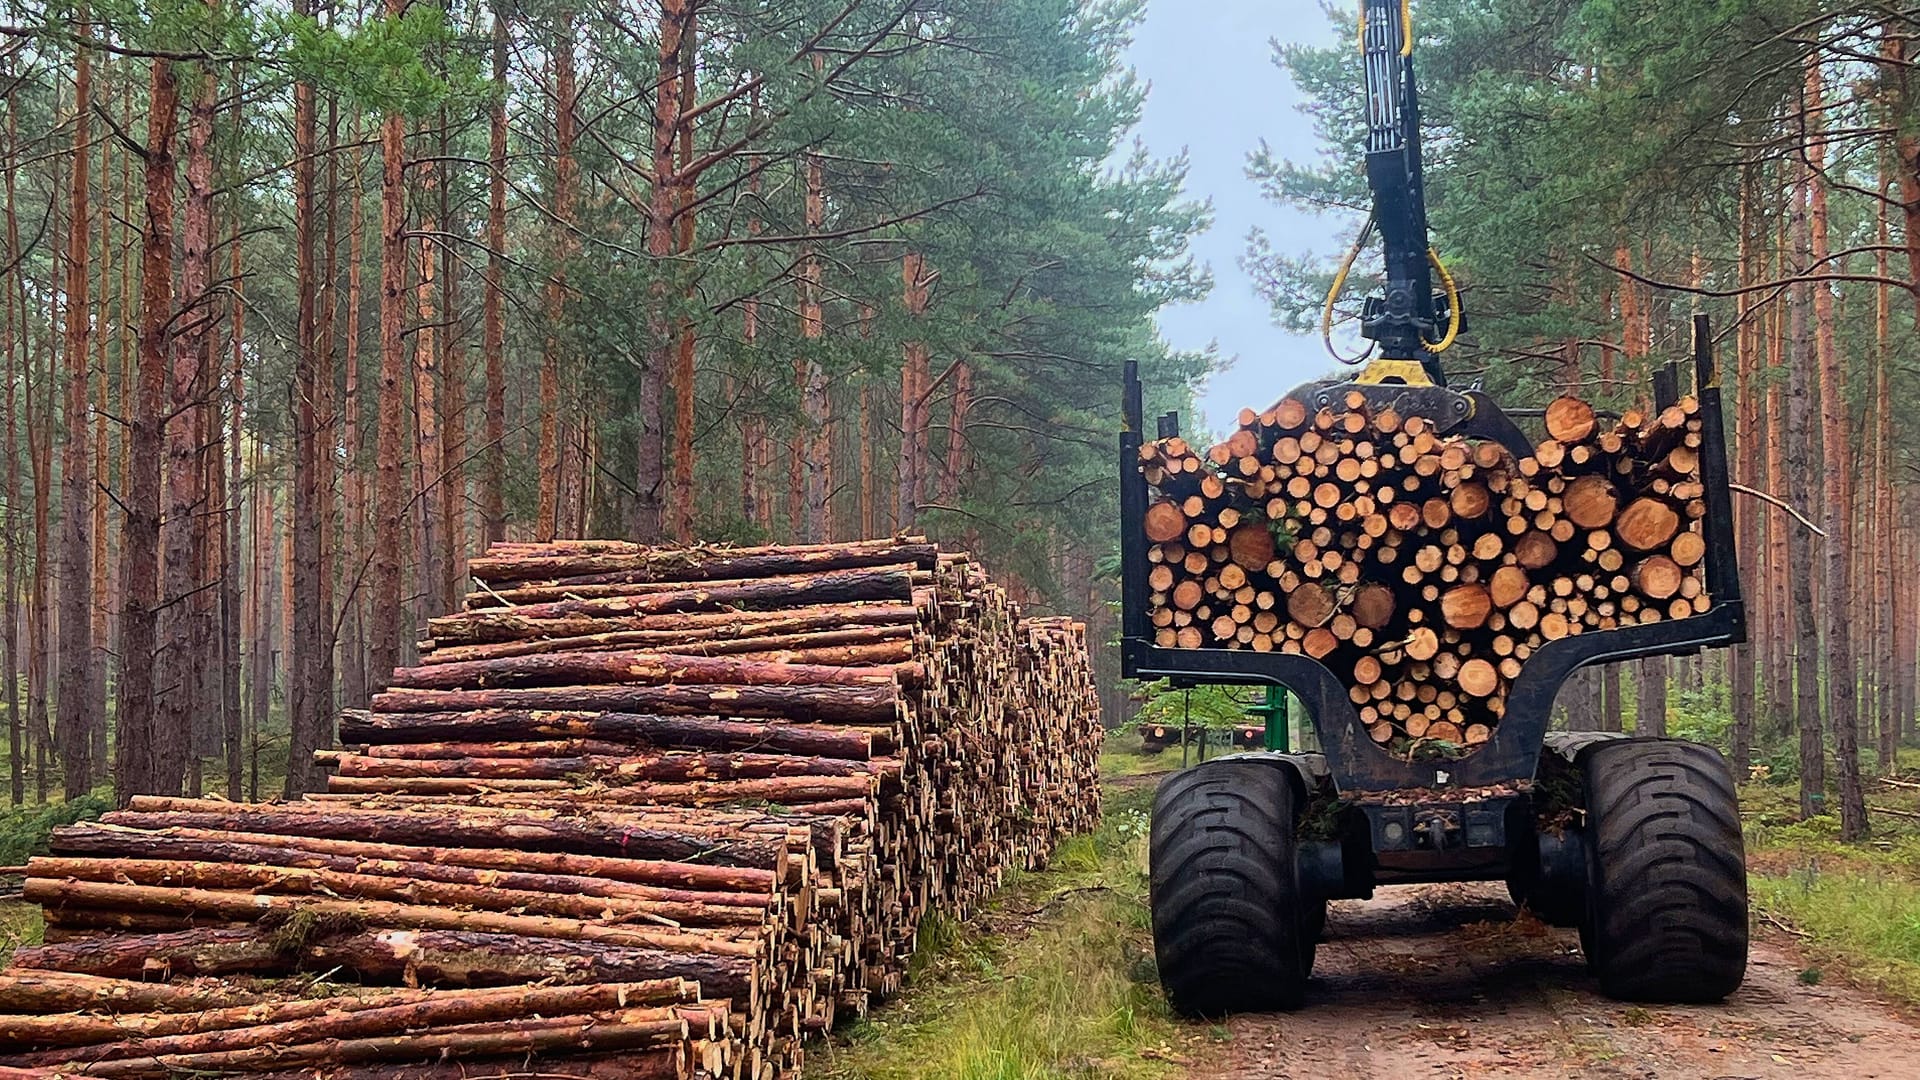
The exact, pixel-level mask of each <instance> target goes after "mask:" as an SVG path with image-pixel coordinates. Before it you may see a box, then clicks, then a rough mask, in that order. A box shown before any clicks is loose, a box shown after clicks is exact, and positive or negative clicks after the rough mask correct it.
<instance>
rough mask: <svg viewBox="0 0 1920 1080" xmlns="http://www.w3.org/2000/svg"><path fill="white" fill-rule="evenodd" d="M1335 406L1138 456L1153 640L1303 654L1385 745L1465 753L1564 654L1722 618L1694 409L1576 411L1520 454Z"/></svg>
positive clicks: (1294, 411) (1347, 403)
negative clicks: (1516, 694) (1601, 635)
mask: <svg viewBox="0 0 1920 1080" xmlns="http://www.w3.org/2000/svg"><path fill="white" fill-rule="evenodd" d="M1336 405H1337V407H1330V408H1325V409H1321V410H1319V411H1317V412H1316V411H1313V410H1311V409H1309V408H1308V407H1307V405H1305V404H1304V403H1302V402H1300V401H1298V400H1295V399H1293V398H1287V399H1285V400H1282V401H1281V402H1279V403H1278V404H1276V405H1275V406H1273V408H1271V409H1268V410H1266V411H1265V412H1262V413H1255V412H1253V411H1252V410H1247V411H1244V412H1243V413H1242V414H1241V417H1240V427H1239V429H1238V430H1236V431H1235V432H1234V433H1233V435H1232V436H1231V437H1230V438H1229V439H1227V440H1226V441H1225V442H1223V443H1221V444H1219V445H1217V446H1214V447H1212V448H1211V449H1210V450H1207V451H1205V452H1204V453H1202V452H1200V451H1197V450H1196V449H1195V448H1193V447H1191V446H1189V445H1188V444H1187V443H1186V442H1185V440H1182V439H1179V438H1168V439H1161V440H1159V441H1157V442H1152V443H1148V444H1146V445H1143V446H1142V447H1141V448H1140V468H1141V469H1142V470H1143V472H1144V473H1145V476H1146V479H1147V483H1148V484H1149V486H1150V487H1151V488H1152V490H1153V497H1152V500H1151V501H1150V504H1149V506H1148V508H1147V510H1146V514H1145V516H1144V518H1143V520H1142V523H1141V527H1142V528H1143V530H1144V531H1145V533H1146V538H1147V542H1148V547H1147V559H1148V562H1149V564H1150V567H1149V571H1148V578H1147V583H1148V588H1149V589H1150V596H1149V605H1150V608H1151V616H1150V618H1151V622H1152V625H1153V627H1154V636H1155V641H1156V644H1158V645H1159V646H1161V647H1163V648H1179V649H1202V648H1226V649H1252V650H1255V651H1260V652H1274V651H1278V652H1284V653H1301V654H1305V655H1306V656H1309V657H1312V658H1313V659H1315V660H1318V661H1320V662H1321V663H1322V664H1325V665H1326V666H1327V667H1328V668H1329V669H1330V670H1331V671H1332V672H1333V674H1334V675H1335V677H1337V678H1338V679H1340V680H1341V682H1342V683H1343V684H1344V685H1346V686H1347V687H1348V688H1349V691H1350V695H1351V697H1352V700H1353V702H1354V704H1355V705H1356V706H1357V707H1358V709H1359V713H1360V719H1361V721H1362V722H1363V723H1364V724H1365V725H1366V728H1367V731H1368V734H1369V735H1370V736H1371V737H1372V738H1373V740H1374V741H1375V742H1378V743H1381V744H1383V745H1387V746H1390V747H1392V748H1394V749H1395V750H1397V751H1401V752H1413V751H1415V750H1425V751H1430V752H1431V751H1437V752H1441V753H1450V754H1458V753H1463V752H1467V751H1470V750H1471V749H1472V748H1473V747H1476V746H1479V745H1481V744H1483V743H1485V742H1487V740H1488V739H1490V738H1491V737H1492V732H1493V729H1494V728H1495V726H1496V725H1498V724H1499V722H1500V718H1501V717H1502V716H1503V715H1504V714H1505V712H1506V701H1507V695H1508V693H1509V691H1510V690H1511V687H1512V684H1513V680H1514V679H1515V678H1516V677H1518V675H1519V673H1520V670H1521V665H1522V664H1523V663H1525V661H1526V660H1527V659H1528V658H1529V657H1530V656H1531V655H1532V654H1533V653H1534V652H1535V651H1536V650H1538V649H1540V648H1542V647H1543V646H1545V645H1546V644H1548V643H1549V642H1552V641H1556V640H1559V639H1561V638H1565V637H1569V636H1571V635H1575V634H1581V633H1585V632H1588V631H1594V630H1609V629H1613V628H1616V627H1621V626H1633V625H1639V624H1643V623H1651V622H1657V621H1659V620H1662V619H1678V618H1686V617H1688V616H1691V615H1694V614H1698V613H1701V612H1704V611H1706V610H1707V607H1708V598H1707V596H1706V590H1705V577H1704V570H1705V567H1704V560H1705V556H1706V541H1705V537H1704V535H1703V533H1702V531H1701V526H1700V521H1701V518H1702V517H1703V516H1704V515H1705V513H1706V501H1705V487H1704V485H1703V484H1702V482H1701V478H1700V452H1701V439H1702V434H1701V421H1700V418H1699V416H1698V413H1699V404H1698V402H1697V401H1695V400H1694V399H1693V398H1691V397H1689V398H1684V399H1682V400H1681V401H1680V402H1678V403H1677V404H1675V405H1673V406H1671V407H1669V408H1666V409H1663V410H1660V411H1659V412H1658V413H1656V414H1655V415H1652V416H1648V415H1644V414H1642V413H1639V412H1628V413H1626V414H1624V415H1622V416H1621V417H1620V418H1619V421H1618V422H1617V423H1612V424H1603V423H1602V422H1601V420H1600V418H1599V417H1598V416H1597V415H1596V414H1595V412H1594V410H1593V409H1592V407H1591V406H1589V405H1588V404H1587V403H1586V402H1584V401H1581V400H1579V399H1578V398H1574V397H1562V398H1560V399H1558V400H1556V401H1554V402H1553V404H1552V405H1551V406H1550V407H1549V408H1548V409H1547V410H1546V417H1545V420H1546V430H1547V438H1546V440H1545V441H1543V442H1541V443H1540V444H1539V445H1538V446H1537V448H1536V449H1535V450H1534V452H1533V454H1532V455H1531V456H1528V457H1524V458H1520V459H1518V460H1516V459H1515V458H1514V456H1513V455H1512V454H1511V453H1510V452H1508V450H1507V449H1506V448H1505V447H1504V446H1501V445H1500V444H1498V443H1495V442H1485V441H1476V440H1471V439H1467V438H1464V437H1461V436H1456V435H1445V434H1441V433H1439V432H1438V431H1436V430H1435V429H1434V427H1433V425H1432V424H1431V423H1430V422H1429V421H1427V420H1425V419H1424V418H1421V417H1417V416H1407V417H1402V416H1400V415H1399V414H1398V413H1396V412H1395V411H1394V410H1392V409H1390V408H1383V409H1380V410H1377V411H1375V410H1371V409H1369V408H1368V405H1367V401H1366V399H1365V397H1364V396H1363V395H1361V394H1360V393H1358V392H1352V393H1349V394H1348V395H1347V396H1346V397H1345V399H1344V400H1343V401H1341V402H1338V403H1336Z"/></svg>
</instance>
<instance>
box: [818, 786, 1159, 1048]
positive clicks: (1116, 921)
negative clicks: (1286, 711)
mask: <svg viewBox="0 0 1920 1080" xmlns="http://www.w3.org/2000/svg"><path fill="white" fill-rule="evenodd" d="M1103 763H1104V762H1103ZM1143 771H1153V770H1152V769H1142V770H1133V771H1132V772H1131V773H1124V774H1125V775H1130V774H1133V773H1137V772H1143ZM1151 798H1152V793H1151V791H1147V790H1139V791H1131V790H1126V791H1123V790H1111V791H1109V793H1108V803H1107V808H1106V821H1105V823H1104V824H1102V825H1101V827H1100V829H1099V830H1098V831H1097V832H1095V833H1093V834H1092V835H1090V836H1080V837H1073V838H1070V839H1068V840H1067V841H1065V842H1064V843H1063V844H1062V845H1061V847H1060V849H1059V851H1058V852H1056V853H1055V856H1054V859H1053V862H1052V865H1051V867H1050V868H1049V869H1048V870H1046V871H1044V872H1040V873H1031V874H1020V875H1017V876H1015V877H1014V878H1012V879H1010V883H1009V885H1008V887H1007V888H1006V889H1005V890H1004V891H1003V892H1002V894H1001V895H1000V897H999V898H998V899H996V900H995V901H994V903H993V904H992V905H990V906H989V908H988V909H987V910H986V911H985V912H983V913H982V914H981V915H979V916H977V917H976V918H974V919H972V920H970V921H969V922H967V923H965V924H961V923H956V922H954V921H953V920H950V919H946V918H943V917H938V916H935V917H929V918H928V919H927V920H926V922H925V923H923V924H922V926H921V928H920V939H919V940H920V950H919V952H918V953H916V955H915V957H914V963H913V970H912V977H911V988H910V989H909V990H908V992H907V993H906V994H904V995H902V996H901V997H900V998H899V999H897V1000H895V1001H892V1002H889V1003H887V1004H885V1005H883V1006H881V1007H880V1008H878V1009H876V1010H875V1011H874V1012H873V1013H872V1014H871V1015H870V1016H868V1017H867V1018H866V1019H865V1020H863V1021H860V1022H858V1023H855V1024H852V1025H850V1026H848V1027H846V1028H844V1029H842V1031H841V1032H839V1033H837V1034H836V1035H835V1036H834V1038H833V1039H832V1041H831V1042H829V1043H828V1044H827V1045H824V1046H822V1047H821V1048H820V1049H818V1050H817V1051H812V1052H810V1053H809V1054H808V1057H807V1074H808V1075H809V1076H813V1075H816V1074H817V1075H819V1076H821V1077H826V1078H830V1080H1069V1078H1071V1080H1104V1078H1112V1080H1153V1078H1155V1077H1164V1076H1172V1075H1176V1073H1177V1070H1176V1069H1175V1067H1174V1065H1173V1063H1172V1059H1173V1058H1174V1057H1175V1054H1174V1051H1173V1047H1174V1045H1175V1043H1176V1041H1177V1040H1179V1039H1180V1038H1181V1035H1180V1033H1179V1031H1178V1029H1177V1026H1176V1024H1175V1023H1174V1021H1173V1019H1172V1017H1171V1014H1170V1013H1169V1012H1168V1011H1167V1007H1166V1001H1165V999H1164V998H1163V997H1162V996H1161V993H1160V987H1159V983H1158V978H1157V975H1156V973H1155V971H1154V967H1153V945H1152V935H1151V924H1150V921H1149V919H1150V917H1149V914H1148V910H1147V879H1146V847H1145V845H1146V833H1147V823H1146V808H1147V804H1148V802H1149V801H1150V800H1151Z"/></svg>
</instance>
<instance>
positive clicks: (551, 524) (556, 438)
mask: <svg viewBox="0 0 1920 1080" xmlns="http://www.w3.org/2000/svg"><path fill="white" fill-rule="evenodd" d="M573 18H574V15H573V12H572V11H571V10H562V11H559V12H558V13H556V15H555V31H556V32H555V37H554V47H553V93H554V104H553V140H554V162H553V225H552V228H553V243H552V246H551V257H552V259H553V270H552V272H551V273H550V274H549V275H548V277H547V293H546V304H547V309H546V318H547V326H546V338H545V342H544V344H543V346H542V349H541V359H540V510H539V515H538V517H537V519H536V520H535V522H534V534H535V537H536V538H537V539H542V540H549V539H552V538H553V537H555V536H558V535H559V534H560V532H561V531H562V523H563V522H564V520H565V512H566V506H567V503H568V499H569V491H568V488H569V485H570V484H571V483H572V482H573V478H572V477H571V476H569V475H568V474H567V470H566V469H565V468H563V467H562V463H563V461H564V459H565V457H566V456H567V454H566V450H565V448H564V446H563V444H564V443H565V442H566V440H567V439H568V438H569V434H568V432H567V430H566V427H567V425H566V424H564V423H563V422H562V416H563V408H562V404H561V400H562V397H563V385H562V384H563V382H564V373H563V371H562V367H563V361H562V357H561V348H562V339H561V333H562V331H563V330H564V328H565V325H566V317H567V258H568V256H570V255H571V254H572V252H573V233H572V228H573V198H574V190H573V189H574V182H575V166H574V160H573V136H574V123H575V118H574V115H573V112H574V96H575V92H576V91H575V86H574V69H573V60H574V57H573V50H574V40H573ZM663 49H664V46H663ZM672 93H673V91H672V90H671V89H670V88H669V87H668V86H666V85H664V84H663V85H661V86H659V87H657V88H656V89H655V94H656V95H657V96H658V97H660V98H663V99H664V98H666V97H668V96H670V95H671V94H672ZM671 147H672V144H671V142H669V143H668V148H669V153H670V152H671ZM655 149H656V150H657V149H658V146H657V145H656V147H655ZM648 228H649V237H648V239H649V247H648V251H649V253H653V248H652V228H653V226H652V224H651V223H650V224H649V226H648ZM658 254H661V255H665V254H668V250H666V249H663V250H661V251H660V252H658ZM655 341H656V342H658V344H657V345H656V347H655V349H654V354H655V356H656V357H657V356H662V355H664V350H666V349H669V348H671V343H670V342H669V340H668V334H667V333H666V332H665V330H664V328H663V329H662V331H661V333H660V334H659V335H658V336H657V337H656V338H655ZM647 377H648V376H647V375H643V376H642V379H643V383H644V380H645V379H646V378H647ZM652 377H653V378H655V379H657V378H658V373H657V371H656V372H655V373H654V374H653V375H652ZM641 393H642V395H643V396H644V395H645V393H646V391H645V390H644V389H643V390H642V391H641ZM656 412H657V410H656ZM641 414H642V415H641V421H640V422H641V424H642V425H648V424H652V423H656V419H655V414H653V413H649V412H648V411H647V407H646V406H645V405H644V404H643V405H642V407H641ZM655 434H656V436H657V435H658V432H657V430H656V431H655ZM644 439H645V436H644V435H643V436H642V440H643V445H644ZM658 485H659V481H658V478H656V479H655V490H654V492H653V494H654V497H655V498H656V499H657V498H658V497H659V491H658ZM641 490H642V493H643V495H644V493H645V492H646V487H645V485H644V484H643V485H642V487H641ZM655 513H656V516H657V514H658V505H657V503H656V506H655ZM655 529H656V531H657V530H658V523H657V521H656V524H655Z"/></svg>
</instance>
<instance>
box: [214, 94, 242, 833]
mask: <svg viewBox="0 0 1920 1080" xmlns="http://www.w3.org/2000/svg"><path fill="white" fill-rule="evenodd" d="M229 126H230V127H231V129H232V130H234V131H239V130H240V103H239V100H238V98H236V99H235V100H234V103H233V107H232V112H231V113H230V118H229ZM237 156H238V155H237V151H236V158H237ZM235 171H236V172H237V171H238V170H235ZM241 229H242V225H241V215H240V213H239V212H238V209H237V208H236V209H235V212H234V215H233V235H232V236H231V237H230V238H229V240H228V243H229V244H230V245H231V249H230V257H231V259H232V262H231V264H230V265H229V267H228V276H229V277H231V278H232V279H233V281H232V287H233V291H232V293H231V294H230V295H231V302H232V305H233V308H232V318H233V324H232V325H233V329H232V341H231V342H229V347H230V349H231V351H232V366H231V368H230V369H229V372H228V379H229V382H230V385H229V386H228V392H229V393H230V394H231V395H232V397H231V400H230V402H229V414H228V420H229V428H228V431H227V485H228V490H227V498H226V501H225V503H224V504H223V507H222V508H223V509H224V511H225V512H226V521H225V534H226V540H225V546H224V549H223V550H224V551H225V553H226V558H225V559H224V560H223V563H222V575H223V580H222V583H221V588H220V609H221V619H222V624H223V627H222V631H223V632H222V633H221V659H222V661H223V663H222V667H223V668H224V669H225V671H226V681H225V686H224V692H223V693H222V694H221V696H220V713H221V725H220V726H221V731H222V734H223V738H222V740H221V741H222V743H223V748H224V752H225V755H226V759H227V798H229V799H233V800H236V801H238V800H239V799H242V798H244V797H245V795H246V776H245V772H244V769H245V765H246V729H245V727H244V725H243V721H242V713H241V707H240V692H241V685H242V678H241V676H242V670H241V656H242V654H243V642H245V638H244V637H243V634H244V632H245V631H244V629H243V627H242V625H241V624H242V622H243V619H242V618H241V607H240V519H241V513H240V509H241V505H242V504H241V494H240V442H241V437H242V434H243V432H244V430H245V428H244V426H243V422H244V420H245V405H246V300H245V294H244V292H243V291H242V289H243V285H242V282H243V280H244V279H243V278H242V276H241V257H242V251H243V241H242V240H241Z"/></svg>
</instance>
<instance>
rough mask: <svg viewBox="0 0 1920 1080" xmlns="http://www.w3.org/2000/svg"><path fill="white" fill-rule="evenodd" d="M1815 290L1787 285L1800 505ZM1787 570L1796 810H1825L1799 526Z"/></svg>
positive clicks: (1790, 431)
mask: <svg viewBox="0 0 1920 1080" xmlns="http://www.w3.org/2000/svg"><path fill="white" fill-rule="evenodd" d="M1792 216H1793V229H1792V243H1793V249H1792V256H1793V257H1792V262H1793V268H1794V270H1795V276H1796V277H1799V276H1801V275H1803V274H1804V273H1805V268H1806V267H1807V266H1808V265H1809V263H1810V262H1811V261H1812V255H1811V253H1810V248H1811V243H1812V241H1811V239H1810V235H1809V233H1810V230H1809V226H1808V217H1807V182H1806V178H1805V177H1804V176H1803V177H1802V178H1801V180H1800V183H1799V184H1797V185H1796V186H1795V190H1794V193H1793V210H1792ZM1811 292H1812V289H1811V287H1810V286H1809V285H1808V284H1807V283H1806V282H1805V281H1800V282H1799V283H1797V284H1795V285H1794V286H1793V289H1792V293H1793V295H1792V302H1791V303H1790V304H1789V307H1788V315H1787V325H1788V330H1787V334H1788V337H1789V339H1790V340H1789V342H1788V344H1789V347H1790V349H1791V350H1792V356H1791V357H1790V358H1789V364H1788V379H1787V399H1786V407H1787V417H1786V427H1785V432H1786V436H1787V448H1786V460H1785V462H1784V468H1785V470H1786V475H1787V477H1788V481H1789V485H1790V486H1789V491H1790V494H1789V495H1788V499H1789V501H1791V502H1793V503H1794V504H1795V505H1797V506H1810V505H1812V503H1813V498H1814V491H1813V478H1812V471H1813V457H1812V445H1811V443H1812V440H1813V431H1812V424H1813V416H1812V408H1811V406H1810V405H1809V403H1808V400H1807V398H1808V394H1809V393H1810V392H1811V389H1810V387H1809V385H1808V384H1809V382H1810V381H1812V379H1813V378H1815V377H1817V370H1816V369H1817V368H1818V366H1819V364H1818V360H1817V358H1816V356H1815V355H1814V343H1813V339H1812V335H1811V331H1810V328H1809V327H1808V325H1807V313H1808V309H1809V308H1810V307H1812V304H1813V301H1812V296H1811ZM1787 554H1788V557H1787V565H1786V568H1785V572H1786V577H1787V578H1788V581H1789V588H1790V589H1791V594H1792V603H1791V610H1792V612H1793V623H1794V637H1793V675H1794V679H1793V681H1794V688H1793V689H1794V719H1795V723H1796V724H1797V726H1798V730H1799V732H1800V814H1801V816H1802V817H1812V816H1813V815H1815V814H1819V813H1823V812H1824V811H1825V809H1826V747H1825V745H1824V744H1825V739H1824V738H1823V736H1822V728H1821V719H1820V670H1819V664H1820V627H1819V623H1818V620H1817V619H1816V617H1815V613H1816V609H1815V608H1814V605H1813V577H1814V573H1815V567H1814V559H1813V546H1812V537H1811V536H1810V535H1809V534H1808V533H1807V532H1806V531H1805V530H1804V529H1789V530H1787Z"/></svg>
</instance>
